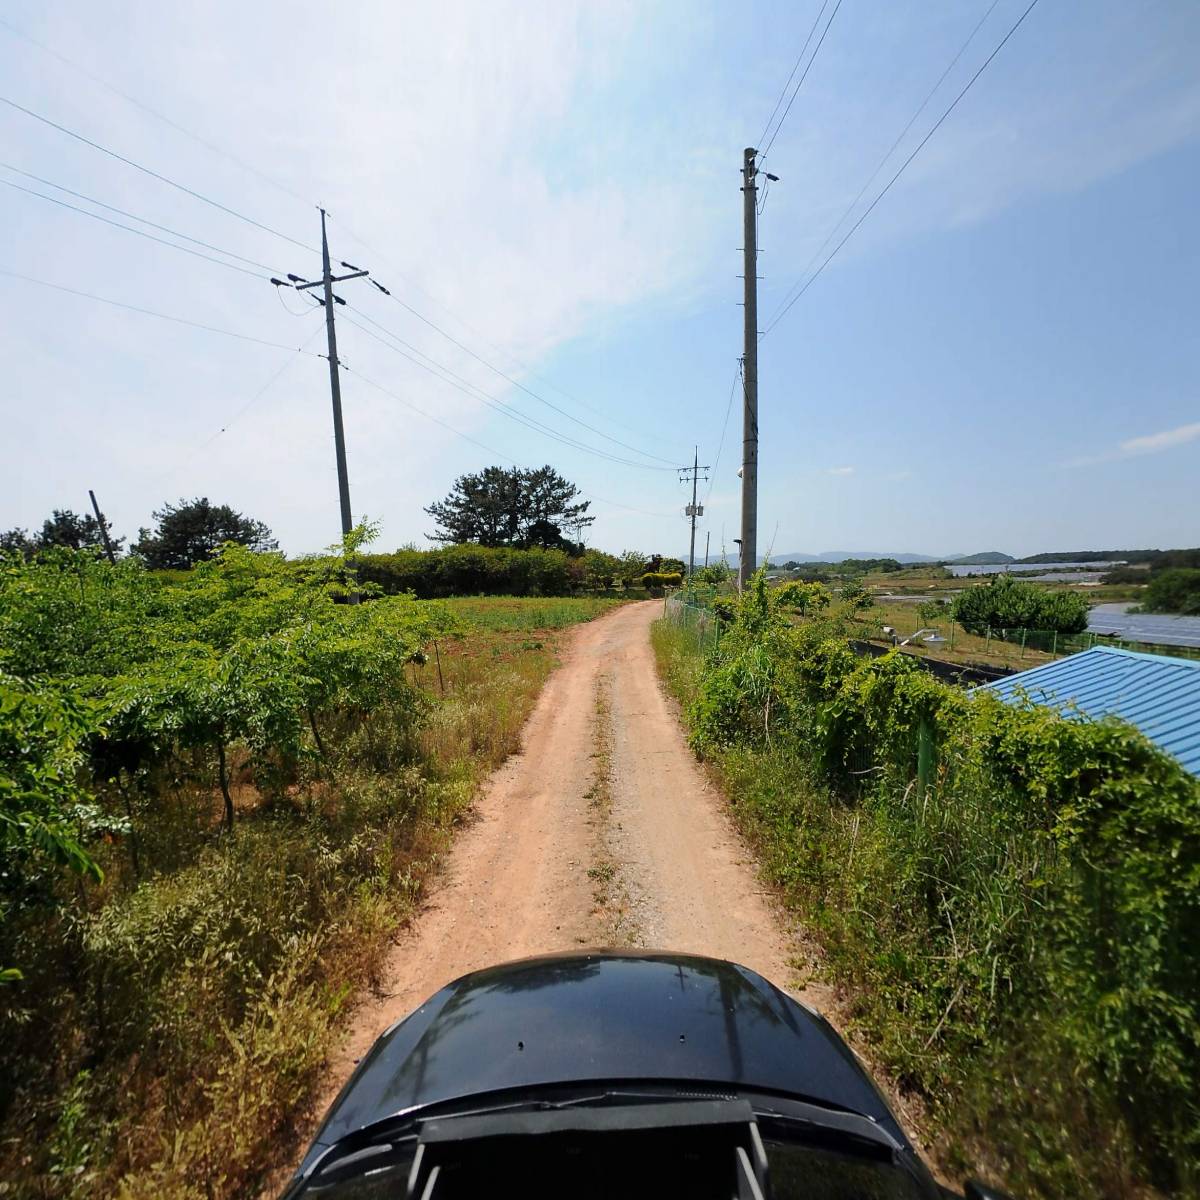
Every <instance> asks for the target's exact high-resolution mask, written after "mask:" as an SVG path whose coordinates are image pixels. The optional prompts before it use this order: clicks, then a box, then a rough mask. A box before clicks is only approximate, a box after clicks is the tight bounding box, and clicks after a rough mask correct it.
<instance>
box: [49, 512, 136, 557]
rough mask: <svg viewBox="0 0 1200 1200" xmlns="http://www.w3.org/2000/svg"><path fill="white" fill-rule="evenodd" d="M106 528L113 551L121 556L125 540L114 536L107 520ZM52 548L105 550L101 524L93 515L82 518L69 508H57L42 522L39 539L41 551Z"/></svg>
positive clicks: (105, 522) (88, 514) (89, 514)
mask: <svg viewBox="0 0 1200 1200" xmlns="http://www.w3.org/2000/svg"><path fill="white" fill-rule="evenodd" d="M104 528H105V530H107V532H108V539H109V541H110V542H111V543H112V548H113V551H114V552H115V553H118V554H119V553H120V552H121V549H122V547H123V546H124V544H125V539H124V538H115V537H113V536H112V522H111V521H109V520H108V519H107V518H105V521H104ZM50 546H66V547H68V549H71V550H103V549H104V534H103V532H101V529H100V522H99V521H97V520H96V518H95V517H93V516H92V514H91V513H87V514H86V515H85V516H82V517H81V516H80V515H79V514H78V513H76V512H72V511H71V509H69V508H56V509H55V510H54V512H53V514H52V515H51V516H50V517H49V518H48V519H47V520H45V521H43V522H42V532H41V534H40V535H39V537H38V539H37V548H38V549H39V550H45V549H47V548H48V547H50Z"/></svg>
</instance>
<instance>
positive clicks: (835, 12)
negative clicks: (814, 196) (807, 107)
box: [758, 0, 842, 167]
mask: <svg viewBox="0 0 1200 1200" xmlns="http://www.w3.org/2000/svg"><path fill="white" fill-rule="evenodd" d="M841 7H842V0H837V3H836V4H835V5H834V6H833V12H831V13H830V14H829V20H828V21H826V22H825V28H824V29H822V30H821V40H820V41H819V42H817V44H816V46H814V47H813V52H812V57H811V58H810V59H809V60H808V66H806V67H805V68H804V74H803V75H801V76H800V81H799V83H797V84H796V90H795V91H794V92H792V98H791V99H790V100H789V101H788V102H787V108H785V109H784V110H783V116H781V117H780V118H779V124H778V125H776V126H775V132H774V133H773V134H771V140H770V141H769V142H768V143H767V145H766V149H764V150H763V151H762V153H761V154H760V155H759V156H758V165H759V166H760V167H761V166H762V164H763V163H764V162H765V161H766V158H767V155H768V154H769V153H770V152H771V147H772V146H773V145H775V139H776V138H777V137H778V136H779V131H780V130H781V129H782V128H783V123H784V121H786V120H787V117H788V113H790V112H791V111H792V105H793V104H795V102H796V97H797V96H798V95H800V89H801V88H802V87H803V86H804V81H805V80H806V79H807V78H808V73H809V71H811V70H812V65H813V63H815V62H816V61H817V55H818V54H820V53H821V47H822V46H823V45H824V44H825V35H826V34H827V33H828V32H829V27H830V25H832V24H833V18H834V17H836V16H837V15H838V9H839V8H841ZM824 11H825V6H824V5H822V6H821V12H824ZM820 19H821V15H820V13H818V14H817V20H818V21H820ZM814 28H815V26H814ZM809 37H810V38H811V37H812V34H811V33H810V34H809ZM807 44H808V43H807V42H806V43H805V45H807ZM803 53H804V52H803V51H801V57H803Z"/></svg>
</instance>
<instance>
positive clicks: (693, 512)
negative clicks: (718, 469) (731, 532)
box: [679, 446, 708, 579]
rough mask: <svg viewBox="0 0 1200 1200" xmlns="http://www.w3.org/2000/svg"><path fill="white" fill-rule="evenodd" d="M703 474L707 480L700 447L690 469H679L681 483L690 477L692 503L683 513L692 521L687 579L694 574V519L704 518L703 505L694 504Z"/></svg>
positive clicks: (706, 469)
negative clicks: (698, 482)
mask: <svg viewBox="0 0 1200 1200" xmlns="http://www.w3.org/2000/svg"><path fill="white" fill-rule="evenodd" d="M701 471H703V472H704V478H705V479H707V478H708V467H702V466H701V465H700V447H699V446H697V447H696V450H695V453H694V454H693V456H692V465H691V466H690V467H680V468H679V478H680V480H681V481H686V480H687V477H688V476H689V475H690V476H691V477H692V502H691V504H689V505H688V506H687V507H686V508H685V509H684V510H683V511H684V513H685V515H687V516H689V517H691V519H692V548H691V550H689V551H688V578H689V579H691V577H692V576H693V575H694V574H695V572H696V518H697V517H702V516H704V505H703V504H697V503H696V480H697V479H698V478H699V475H700V472H701Z"/></svg>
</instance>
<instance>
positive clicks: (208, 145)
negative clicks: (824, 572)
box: [0, 0, 828, 463]
mask: <svg viewBox="0 0 1200 1200" xmlns="http://www.w3.org/2000/svg"><path fill="white" fill-rule="evenodd" d="M826 3H828V0H826ZM0 26H2V27H4V28H6V29H8V30H9V32H10V33H12V34H14V35H16V36H17V37H20V38H23V39H24V40H25V41H27V42H29V43H30V44H31V45H34V46H36V47H37V48H38V49H39V50H41V51H43V52H44V53H46V54H49V55H50V56H51V57H53V58H56V59H58V60H59V61H60V62H62V63H65V64H66V65H67V66H69V67H71V68H72V69H74V70H76V71H78V72H79V73H80V74H82V75H83V76H85V77H86V78H87V79H89V80H91V81H92V82H93V83H95V84H98V85H99V86H100V87H103V88H105V89H106V90H107V91H109V92H111V93H113V95H115V96H118V97H119V98H120V99H122V100H124V101H126V102H127V103H129V104H132V105H134V106H135V107H136V108H138V109H141V110H142V111H143V112H145V113H147V114H148V115H150V116H152V117H154V118H155V119H156V120H159V121H161V122H163V123H164V124H165V125H168V126H169V127H170V128H172V129H174V130H176V131H177V132H178V133H181V134H183V135H184V136H185V137H188V138H190V139H191V140H192V141H195V142H197V143H198V144H199V145H201V146H203V147H204V148H205V149H206V150H209V151H210V152H212V153H213V154H217V155H219V156H220V157H222V158H225V159H227V160H228V161H229V162H232V163H233V164H235V165H236V166H238V167H240V168H241V169H242V170H244V171H248V172H249V173H250V174H252V175H254V176H255V177H256V178H258V179H260V180H262V181H263V182H264V183H268V184H270V185H271V186H272V187H274V188H276V189H277V190H279V191H281V192H283V193H284V194H286V195H288V196H290V197H291V198H292V199H294V200H297V201H299V202H300V203H302V204H307V203H309V201H307V200H306V199H305V198H304V197H302V196H300V195H299V194H298V193H296V192H295V191H293V190H292V189H291V188H289V187H288V186H287V185H286V184H283V183H280V182H279V180H277V179H274V178H273V177H272V176H270V175H267V174H265V173H264V172H263V171H261V170H259V169H258V168H257V167H255V166H253V165H251V164H250V163H247V162H245V161H244V160H243V159H241V158H239V157H237V155H234V154H232V153H230V152H229V151H227V150H224V149H222V148H221V147H220V146H218V145H216V144H215V143H213V142H211V141H209V140H208V139H207V138H204V137H201V136H200V135H199V134H197V133H195V132H194V131H193V130H191V129H188V128H187V127H186V126H184V125H181V124H180V123H179V122H178V121H176V120H174V119H173V118H171V117H169V116H167V115H166V114H165V113H162V112H160V111H159V110H158V109H156V108H154V107H153V106H152V105H149V104H147V103H145V102H144V101H142V100H139V99H138V98H137V97H135V96H132V95H130V94H129V93H128V92H125V91H123V90H122V89H121V88H118V87H116V86H115V85H114V84H112V83H110V82H109V81H108V80H106V79H103V78H102V77H100V76H99V75H96V74H95V73H94V72H92V71H89V70H88V69H87V68H86V67H84V66H83V65H82V64H80V63H78V62H76V61H75V60H73V59H71V58H69V57H68V56H66V55H65V54H62V53H60V52H59V51H57V50H55V49H53V48H52V47H50V46H47V45H46V44H45V43H44V42H41V41H39V40H38V39H37V38H35V37H33V36H32V35H31V34H29V33H27V32H26V31H25V30H23V29H20V28H18V27H17V26H15V25H13V24H12V23H11V22H9V21H6V20H4V19H3V18H0ZM0 99H3V100H4V102H5V103H7V104H10V105H12V107H14V108H17V109H19V110H20V111H22V112H24V113H26V114H27V115H28V116H31V117H34V118H35V119H37V120H40V121H44V122H45V123H47V124H49V125H51V126H53V127H54V128H56V129H58V130H60V131H61V132H63V133H66V134H68V135H69V136H71V137H75V138H78V139H79V140H81V141H83V142H85V143H86V144H87V145H89V146H92V147H93V148H95V149H97V150H100V151H102V152H103V153H105V154H110V155H112V156H113V157H116V158H118V159H119V160H120V161H122V162H125V163H127V164H128V165H130V166H133V167H135V168H136V169H138V170H142V171H146V172H147V173H148V174H150V175H152V176H153V177H154V178H156V179H159V180H161V181H163V182H165V183H168V184H170V185H171V186H172V187H178V188H180V189H181V190H183V191H185V192H187V193H188V194H189V195H192V196H195V197H196V198H198V199H201V200H204V201H205V202H206V203H209V204H214V205H216V207H218V208H220V209H221V210H222V211H224V212H228V213H230V214H232V215H234V216H237V217H239V218H240V219H242V220H245V221H249V222H250V223H251V224H253V225H256V226H257V227H258V228H260V229H264V230H267V231H268V232H271V233H274V234H276V236H278V237H283V238H285V239H286V240H288V241H290V242H292V243H293V244H295V245H299V246H302V247H303V248H304V249H310V247H307V246H304V244H303V243H301V242H298V241H297V240H296V239H294V238H291V237H288V235H287V234H284V233H281V232H279V231H278V230H275V229H272V228H271V227H269V226H266V225H262V224H260V223H259V222H257V221H253V220H252V219H251V218H249V217H246V216H244V215H243V214H241V213H238V212H236V210H233V209H230V208H228V207H227V206H225V205H222V204H219V203H218V202H217V201H214V200H212V199H210V198H209V197H206V196H203V195H201V194H200V193H198V192H195V191H193V190H192V189H190V188H187V187H184V185H182V184H178V183H176V182H175V181H173V180H171V179H168V178H167V177H166V176H163V175H160V174H159V173H157V172H155V171H152V170H150V169H149V168H146V167H143V166H142V165H140V164H138V163H135V162H133V161H132V160H130V159H127V158H125V157H124V156H122V155H119V154H116V152H114V151H111V150H109V149H107V148H106V147H104V146H101V145H99V144H98V143H96V142H93V141H91V140H90V139H88V138H85V137H83V136H82V135H81V134H77V133H75V132H74V131H72V130H69V129H67V128H66V127H65V126H62V125H59V124H58V123H56V122H54V121H51V120H49V118H46V117H43V116H40V115H39V114H37V113H35V112H33V111H32V110H30V109H27V108H24V107H23V106H21V105H19V104H16V102H15V101H12V100H8V99H6V98H4V97H0ZM11 169H13V170H18V168H11ZM21 173H22V174H27V172H21ZM31 178H35V179H36V178H37V176H31ZM39 182H43V183H46V184H47V186H50V187H59V185H57V184H53V183H50V182H49V181H47V180H39ZM60 190H63V191H67V192H69V193H70V194H73V195H77V196H79V195H80V194H79V193H71V192H70V189H67V188H61V189H60ZM80 198H83V199H90V197H82V196H80ZM92 203H96V204H101V206H102V207H108V208H111V207H112V206H110V205H103V204H102V202H100V201H92ZM113 211H116V212H122V210H120V209H113ZM122 215H125V216H129V217H131V218H132V219H134V220H138V221H143V223H145V224H149V225H154V222H150V221H145V220H144V218H140V217H136V216H134V215H133V214H131V213H122ZM341 224H342V226H343V228H344V229H345V231H346V232H347V233H348V234H349V235H350V237H352V238H353V239H354V240H355V241H356V242H358V243H359V244H360V245H361V246H363V247H364V248H365V249H368V250H371V252H372V253H374V254H376V255H377V257H380V258H382V259H384V261H385V262H386V261H387V259H386V257H385V256H383V255H380V254H378V251H375V250H374V249H373V248H372V247H370V246H369V245H368V244H367V243H366V242H365V241H363V239H362V238H361V237H359V236H358V235H357V234H356V233H355V232H354V231H353V230H352V229H350V228H349V227H348V226H346V225H345V223H344V222H341ZM156 227H157V228H162V227H161V226H156ZM167 232H174V231H167ZM176 236H179V237H184V238H185V239H186V240H189V241H198V239H194V238H187V237H186V235H184V234H176ZM198 244H201V245H204V244H205V243H201V242H198ZM210 248H213V249H216V247H210ZM219 252H220V253H226V254H228V253H230V252H228V251H219ZM231 257H236V258H242V256H240V255H231ZM242 261H249V262H252V263H254V260H247V259H242ZM254 265H256V266H262V265H263V264H261V263H254ZM265 269H266V270H268V271H271V272H272V273H274V274H278V272H277V271H275V269H274V268H272V267H266V268H265ZM395 273H396V274H397V275H400V277H401V278H403V279H405V281H406V282H407V283H408V284H409V285H410V286H411V287H413V288H415V289H416V290H417V291H419V292H421V294H422V295H424V296H426V298H427V299H429V300H431V301H432V302H433V303H434V304H438V302H437V301H436V299H434V297H432V296H430V295H429V293H428V292H425V291H424V290H423V289H422V288H420V287H419V286H418V285H417V284H416V283H415V282H414V281H413V280H411V279H409V278H408V277H407V276H405V275H403V274H402V273H401V272H400V271H399V270H398V269H396V271H395ZM438 307H441V308H443V311H445V312H447V313H448V315H450V316H453V315H454V314H453V313H450V312H449V310H448V309H445V308H444V306H442V305H440V304H439V305H438ZM412 311H413V312H414V315H417V316H420V314H419V313H416V312H415V310H412ZM421 319H424V318H421ZM455 319H457V320H459V323H460V324H461V325H463V327H464V328H466V329H468V331H470V332H471V333H473V334H474V336H476V337H478V338H479V339H480V340H481V341H483V342H485V343H486V344H487V345H489V346H490V347H491V348H492V349H493V350H495V351H496V352H497V353H500V354H503V355H505V357H507V358H509V359H510V360H511V361H512V362H514V363H515V364H516V365H517V366H518V367H519V368H520V369H521V370H523V371H526V372H528V373H529V374H530V375H532V376H534V377H535V378H540V379H542V380H543V382H545V383H547V384H548V386H550V387H552V388H553V389H554V390H555V391H556V392H558V393H559V394H560V395H562V396H564V397H565V398H566V399H568V400H570V401H571V402H572V403H574V404H577V405H579V407H581V408H584V409H587V410H588V411H589V412H593V413H595V414H596V415H597V416H600V417H602V418H604V419H605V420H608V421H611V422H612V423H614V424H617V425H622V423H621V422H619V421H614V420H613V418H612V417H610V416H609V415H608V414H606V413H604V412H602V411H601V410H599V409H597V408H595V407H593V406H591V405H588V404H586V403H585V402H584V401H582V400H579V399H578V398H577V397H575V396H572V395H571V394H570V393H569V392H565V391H563V389H562V388H560V387H558V386H556V385H555V384H554V383H552V382H551V381H550V380H548V379H545V377H544V376H539V375H538V373H537V372H535V371H534V370H533V369H532V368H531V367H529V366H528V364H526V363H523V362H521V360H520V359H518V358H516V357H515V356H514V355H512V354H511V353H509V352H508V351H506V350H503V349H501V348H500V347H498V346H496V345H495V344H494V343H492V342H489V341H488V339H487V338H486V337H484V336H483V335H482V334H481V333H479V331H478V330H475V329H472V328H471V327H470V326H469V325H467V324H466V323H465V322H463V321H461V319H459V318H455ZM430 324H431V325H432V322H430ZM433 328H435V329H438V332H439V333H443V335H444V336H449V335H446V334H444V331H442V330H441V329H440V328H438V327H437V326H433ZM467 353H473V352H471V351H467ZM476 357H478V356H476ZM480 361H483V360H482V359H481V360H480ZM486 365H488V366H489V367H491V364H486ZM491 369H493V370H496V369H497V368H494V367H492V368H491ZM510 382H514V386H523V385H520V384H516V383H515V381H511V380H510ZM525 390H528V389H525ZM530 394H531V395H532V394H533V393H532V392H531V393H530ZM537 398H538V399H539V400H541V399H542V398H541V397H537ZM542 403H549V402H548V401H545V400H542ZM551 407H555V406H553V405H551ZM557 411H559V412H560V413H562V415H563V416H565V417H567V419H568V420H573V421H574V420H576V418H574V417H572V416H571V414H569V413H566V412H563V410H561V409H557ZM578 423H579V424H581V425H583V427H584V428H586V429H589V430H590V431H591V432H593V433H596V434H597V435H598V436H600V437H603V438H605V439H606V440H609V441H613V442H614V443H615V444H617V445H620V446H623V447H624V448H625V449H627V450H632V451H633V452H634V453H637V454H641V455H643V456H645V457H648V458H654V459H657V461H659V462H662V463H670V462H671V461H672V460H671V459H666V458H662V457H660V456H658V455H653V454H649V453H647V452H646V451H643V450H641V449H639V448H638V447H636V446H631V445H629V444H627V443H625V442H621V441H620V440H619V439H614V438H609V437H608V435H607V434H605V433H603V432H602V431H600V430H597V429H595V428H594V427H592V426H590V425H587V424H586V423H585V422H578ZM622 427H623V428H627V426H623V425H622Z"/></svg>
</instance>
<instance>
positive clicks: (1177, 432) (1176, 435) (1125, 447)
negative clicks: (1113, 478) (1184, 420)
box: [1063, 421, 1200, 467]
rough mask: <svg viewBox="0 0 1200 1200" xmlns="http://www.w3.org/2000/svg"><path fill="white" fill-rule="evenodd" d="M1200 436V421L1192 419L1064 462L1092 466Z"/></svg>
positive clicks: (1075, 465)
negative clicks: (1185, 423) (1100, 451)
mask: <svg viewBox="0 0 1200 1200" xmlns="http://www.w3.org/2000/svg"><path fill="white" fill-rule="evenodd" d="M1197 438H1200V421H1192V422H1190V423H1189V424H1187V425H1178V426H1176V427H1175V428H1174V429H1164V430H1162V431H1161V432H1159V433H1147V434H1143V435H1142V436H1141V437H1135V438H1128V439H1127V440H1126V441H1123V442H1121V443H1120V444H1119V445H1118V446H1117V447H1116V449H1114V450H1109V451H1107V452H1105V453H1103V454H1089V455H1085V456H1084V457H1083V458H1072V459H1070V460H1068V461H1067V462H1066V463H1064V464H1063V465H1064V466H1067V467H1092V466H1095V465H1096V464H1098V463H1106V462H1116V461H1117V460H1118V459H1122V458H1136V457H1139V456H1140V455H1143V454H1158V453H1160V452H1161V451H1163V450H1173V449H1174V448H1175V447H1176V446H1183V445H1186V444H1187V443H1188V442H1192V441H1195V440H1196V439H1197Z"/></svg>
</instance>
